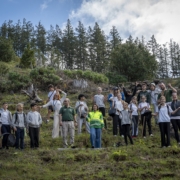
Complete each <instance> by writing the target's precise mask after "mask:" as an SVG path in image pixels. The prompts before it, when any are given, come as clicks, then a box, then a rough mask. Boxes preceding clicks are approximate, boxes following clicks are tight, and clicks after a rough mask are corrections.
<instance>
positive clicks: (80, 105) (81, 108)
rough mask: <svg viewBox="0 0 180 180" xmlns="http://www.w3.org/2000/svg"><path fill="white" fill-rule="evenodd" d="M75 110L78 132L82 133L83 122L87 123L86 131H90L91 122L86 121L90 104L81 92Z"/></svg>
mask: <svg viewBox="0 0 180 180" xmlns="http://www.w3.org/2000/svg"><path fill="white" fill-rule="evenodd" d="M75 110H76V112H77V123H78V134H81V129H82V124H83V123H84V124H85V125H86V131H87V132H88V133H90V127H89V123H88V122H87V121H86V116H87V111H88V106H87V104H86V102H85V96H84V95H83V94H80V95H79V96H78V101H77V102H76V105H75Z"/></svg>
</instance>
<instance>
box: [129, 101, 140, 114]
mask: <svg viewBox="0 0 180 180" xmlns="http://www.w3.org/2000/svg"><path fill="white" fill-rule="evenodd" d="M128 108H129V109H130V111H132V115H134V116H137V115H138V107H137V106H136V105H135V104H134V103H131V104H129V105H128Z"/></svg>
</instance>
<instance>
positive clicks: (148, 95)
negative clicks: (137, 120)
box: [137, 83, 151, 104]
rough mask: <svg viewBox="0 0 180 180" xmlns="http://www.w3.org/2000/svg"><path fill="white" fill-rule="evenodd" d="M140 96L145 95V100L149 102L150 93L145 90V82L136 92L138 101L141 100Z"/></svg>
mask: <svg viewBox="0 0 180 180" xmlns="http://www.w3.org/2000/svg"><path fill="white" fill-rule="evenodd" d="M142 96H145V98H146V102H147V103H149V104H150V101H151V99H150V94H149V92H148V91H147V84H146V83H143V84H142V90H141V91H140V92H139V93H138V96H137V100H138V103H140V102H141V99H142Z"/></svg>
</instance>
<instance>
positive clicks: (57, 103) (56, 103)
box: [40, 90, 67, 138]
mask: <svg viewBox="0 0 180 180" xmlns="http://www.w3.org/2000/svg"><path fill="white" fill-rule="evenodd" d="M60 92H61V93H62V94H63V97H62V98H61V96H60V94H59V92H56V94H55V95H54V98H53V100H51V101H49V102H48V103H47V104H45V105H43V106H40V107H43V108H45V107H49V106H52V108H53V111H54V121H53V130H52V138H58V137H59V129H61V128H59V111H60V109H61V107H62V104H63V102H64V100H65V99H66V95H67V94H66V93H65V92H64V91H62V90H60ZM61 136H62V129H61Z"/></svg>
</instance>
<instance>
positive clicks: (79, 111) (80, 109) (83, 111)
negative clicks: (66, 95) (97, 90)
mask: <svg viewBox="0 0 180 180" xmlns="http://www.w3.org/2000/svg"><path fill="white" fill-rule="evenodd" d="M80 105H82V106H80ZM85 108H86V109H88V107H87V104H86V102H85V101H77V102H76V105H75V109H76V110H77V114H78V115H79V116H81V114H87V110H86V109H85Z"/></svg>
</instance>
